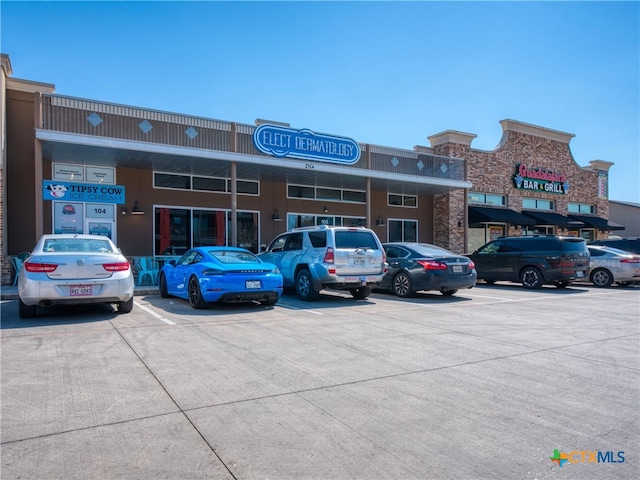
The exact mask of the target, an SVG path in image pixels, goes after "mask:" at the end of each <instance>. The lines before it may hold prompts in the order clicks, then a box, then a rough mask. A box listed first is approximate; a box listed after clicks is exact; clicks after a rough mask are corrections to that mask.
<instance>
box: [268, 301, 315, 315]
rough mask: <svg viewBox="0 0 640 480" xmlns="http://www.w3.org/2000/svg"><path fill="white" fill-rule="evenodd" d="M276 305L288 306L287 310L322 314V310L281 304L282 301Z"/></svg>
mask: <svg viewBox="0 0 640 480" xmlns="http://www.w3.org/2000/svg"><path fill="white" fill-rule="evenodd" d="M278 306H279V307H282V308H288V309H289V310H300V311H302V312H309V313H314V314H316V315H324V313H322V312H316V311H315V310H308V309H306V308H298V307H292V306H290V305H283V304H282V303H278Z"/></svg>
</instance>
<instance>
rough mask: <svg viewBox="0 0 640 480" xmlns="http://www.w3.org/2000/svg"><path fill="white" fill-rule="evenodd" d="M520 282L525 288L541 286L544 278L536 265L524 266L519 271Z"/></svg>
mask: <svg viewBox="0 0 640 480" xmlns="http://www.w3.org/2000/svg"><path fill="white" fill-rule="evenodd" d="M520 282H521V283H522V285H523V286H524V287H525V288H541V287H542V284H543V283H544V280H543V278H542V272H540V270H538V269H537V268H536V267H526V268H525V269H524V270H522V272H521V273H520Z"/></svg>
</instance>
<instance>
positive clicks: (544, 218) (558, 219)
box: [522, 211, 584, 228]
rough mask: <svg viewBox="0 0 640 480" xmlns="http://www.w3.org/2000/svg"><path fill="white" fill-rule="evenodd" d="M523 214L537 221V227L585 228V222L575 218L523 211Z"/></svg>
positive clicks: (551, 213)
mask: <svg viewBox="0 0 640 480" xmlns="http://www.w3.org/2000/svg"><path fill="white" fill-rule="evenodd" d="M522 214H523V215H526V216H527V217H531V218H532V219H533V220H535V222H536V225H557V226H558V227H563V228H570V227H574V228H580V227H584V222H581V221H580V220H576V219H574V218H569V217H565V216H564V215H560V214H559V213H553V212H529V211H526V212H525V211H523V212H522Z"/></svg>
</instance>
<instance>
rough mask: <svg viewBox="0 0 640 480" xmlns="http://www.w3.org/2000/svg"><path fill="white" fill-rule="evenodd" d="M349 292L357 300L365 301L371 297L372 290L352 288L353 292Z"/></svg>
mask: <svg viewBox="0 0 640 480" xmlns="http://www.w3.org/2000/svg"><path fill="white" fill-rule="evenodd" d="M349 292H350V293H351V295H353V298H355V299H356V300H364V299H365V298H367V297H368V296H369V295H371V288H369V287H359V288H352V289H351V290H349Z"/></svg>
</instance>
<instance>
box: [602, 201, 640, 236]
mask: <svg viewBox="0 0 640 480" xmlns="http://www.w3.org/2000/svg"><path fill="white" fill-rule="evenodd" d="M609 223H610V224H612V223H616V224H619V225H621V226H623V228H621V229H620V230H619V231H616V232H613V233H615V235H616V236H620V237H640V203H632V202H617V201H613V200H609Z"/></svg>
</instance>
